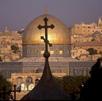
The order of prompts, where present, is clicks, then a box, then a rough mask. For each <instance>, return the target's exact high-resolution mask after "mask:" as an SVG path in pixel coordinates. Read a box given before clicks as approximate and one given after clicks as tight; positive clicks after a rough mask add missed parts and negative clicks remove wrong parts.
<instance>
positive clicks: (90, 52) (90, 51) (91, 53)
mask: <svg viewBox="0 0 102 101" xmlns="http://www.w3.org/2000/svg"><path fill="white" fill-rule="evenodd" d="M87 51H88V52H89V55H91V60H92V56H93V55H95V54H97V50H96V49H94V48H88V49H87Z"/></svg>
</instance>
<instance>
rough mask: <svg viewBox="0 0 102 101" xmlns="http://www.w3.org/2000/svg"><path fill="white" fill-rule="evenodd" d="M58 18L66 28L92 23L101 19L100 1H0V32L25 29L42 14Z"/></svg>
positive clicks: (101, 8)
mask: <svg viewBox="0 0 102 101" xmlns="http://www.w3.org/2000/svg"><path fill="white" fill-rule="evenodd" d="M45 9H47V10H48V14H50V15H53V16H55V17H57V18H59V19H60V20H61V21H62V22H63V23H64V24H66V25H67V26H68V27H71V26H73V25H74V24H75V23H81V22H85V23H92V22H96V21H97V20H98V18H99V17H102V0H0V30H3V29H4V27H5V26H8V27H9V28H10V29H11V30H20V29H22V28H25V27H26V26H27V25H28V24H29V23H30V22H31V21H32V20H33V19H35V18H36V17H38V16H40V15H42V14H44V11H45Z"/></svg>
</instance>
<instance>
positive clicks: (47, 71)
mask: <svg viewBox="0 0 102 101" xmlns="http://www.w3.org/2000/svg"><path fill="white" fill-rule="evenodd" d="M47 22H48V18H47V17H45V18H44V23H45V25H44V26H42V25H39V26H38V28H39V29H42V28H44V29H45V37H44V36H41V39H43V40H44V42H45V51H44V54H43V55H44V57H45V66H44V70H43V75H42V78H41V79H42V82H43V81H46V80H49V79H51V78H52V74H51V70H50V66H49V61H48V58H49V56H50V53H49V51H48V45H49V46H52V44H51V43H50V42H49V40H48V28H51V29H53V28H54V25H53V24H51V25H48V23H47Z"/></svg>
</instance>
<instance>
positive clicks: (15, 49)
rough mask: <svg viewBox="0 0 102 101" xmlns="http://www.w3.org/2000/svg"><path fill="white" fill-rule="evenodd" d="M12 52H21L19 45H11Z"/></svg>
mask: <svg viewBox="0 0 102 101" xmlns="http://www.w3.org/2000/svg"><path fill="white" fill-rule="evenodd" d="M11 50H12V51H13V53H17V52H19V47H18V46H17V45H11Z"/></svg>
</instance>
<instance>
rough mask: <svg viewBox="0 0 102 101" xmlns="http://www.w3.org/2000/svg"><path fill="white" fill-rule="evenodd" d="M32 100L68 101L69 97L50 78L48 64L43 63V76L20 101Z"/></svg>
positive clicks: (51, 77)
mask: <svg viewBox="0 0 102 101" xmlns="http://www.w3.org/2000/svg"><path fill="white" fill-rule="evenodd" d="M34 100H68V101H70V96H69V95H66V94H65V93H64V91H63V90H62V89H61V87H59V85H58V84H57V83H56V82H55V80H54V77H53V76H52V73H51V70H50V67H49V64H47V63H45V67H44V70H43V75H42V77H41V79H40V81H39V83H38V84H37V85H36V86H35V88H34V89H33V90H32V91H30V92H29V93H28V94H27V95H26V96H24V97H23V98H22V99H21V101H34Z"/></svg>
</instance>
